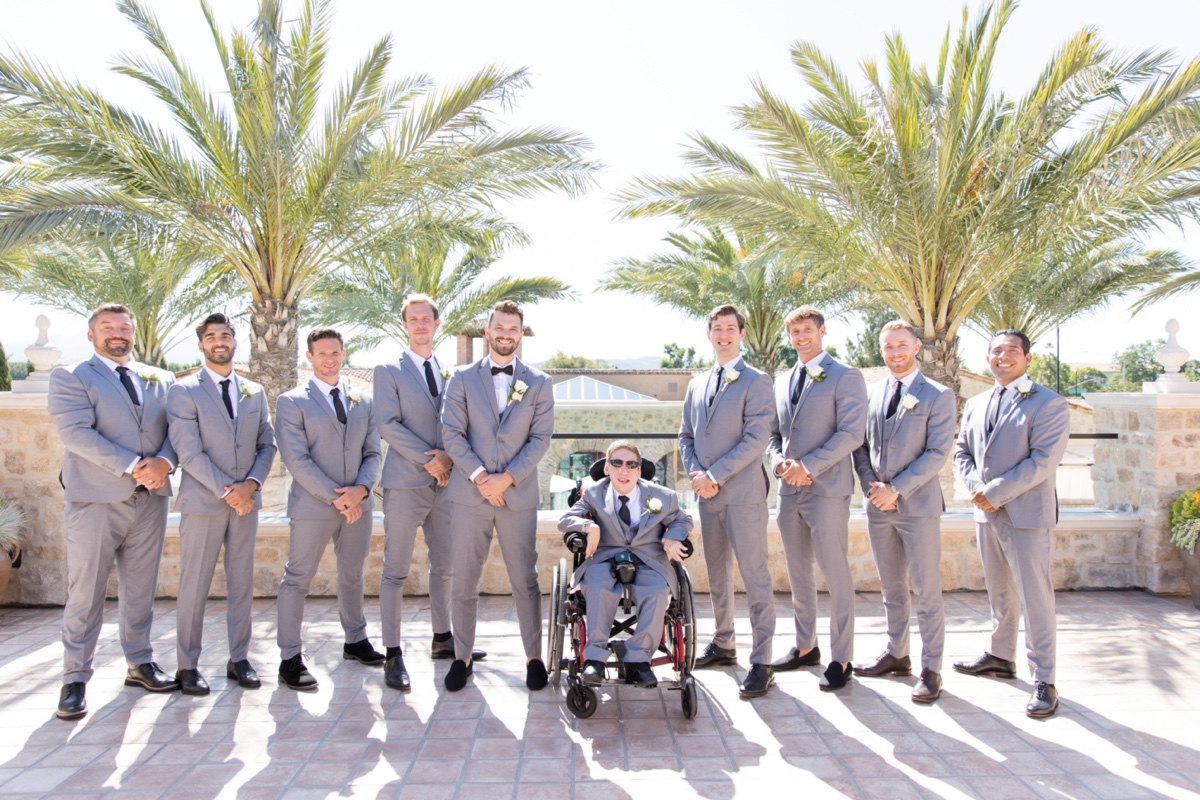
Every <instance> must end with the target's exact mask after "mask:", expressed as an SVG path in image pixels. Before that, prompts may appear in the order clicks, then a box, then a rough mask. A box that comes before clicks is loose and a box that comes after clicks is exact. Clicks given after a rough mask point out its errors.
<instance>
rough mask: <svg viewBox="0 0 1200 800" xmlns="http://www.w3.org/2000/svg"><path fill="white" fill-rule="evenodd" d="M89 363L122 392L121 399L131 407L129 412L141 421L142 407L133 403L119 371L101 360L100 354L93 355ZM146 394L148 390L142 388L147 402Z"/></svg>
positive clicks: (143, 396) (143, 397)
mask: <svg viewBox="0 0 1200 800" xmlns="http://www.w3.org/2000/svg"><path fill="white" fill-rule="evenodd" d="M130 363H131V364H132V363H133V362H130ZM88 364H89V365H90V366H91V368H92V369H93V370H95V371H96V373H97V374H99V376H100V378H101V380H105V381H107V382H108V383H109V384H111V385H112V387H113V388H115V389H116V390H117V391H118V392H120V393H121V399H122V400H124V401H125V407H126V408H128V409H129V413H130V414H133V416H134V418H135V419H137V420H138V421H139V422H141V419H142V414H141V409H139V408H138V407H137V406H135V405H134V404H133V401H132V400H130V399H129V392H127V391H125V385H124V384H123V383H121V379H120V378H119V377H118V376H117V373H116V372H114V371H113V370H111V369H109V367H108V364H105V363H104V362H103V361H101V360H100V356H92V357H91V359H90V360H89V361H88ZM131 369H132V368H131ZM145 395H146V392H145V390H144V389H143V390H142V402H143V403H144V402H146V400H145Z"/></svg>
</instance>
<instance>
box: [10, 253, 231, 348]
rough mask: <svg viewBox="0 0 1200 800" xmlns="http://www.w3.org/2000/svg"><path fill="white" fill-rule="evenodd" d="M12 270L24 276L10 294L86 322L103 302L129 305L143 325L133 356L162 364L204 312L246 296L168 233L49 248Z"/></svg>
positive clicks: (228, 275) (19, 260) (20, 259)
mask: <svg viewBox="0 0 1200 800" xmlns="http://www.w3.org/2000/svg"><path fill="white" fill-rule="evenodd" d="M13 264H14V266H15V267H16V268H17V272H18V275H19V277H17V278H16V279H15V280H13V281H12V282H10V283H9V284H8V285H7V286H6V287H5V288H7V289H8V291H11V292H13V293H14V294H17V295H23V296H25V297H30V298H33V299H35V300H37V301H38V302H41V303H44V304H45V305H48V306H51V307H54V308H59V309H62V310H63V311H67V312H70V313H72V314H78V315H80V316H83V317H87V316H88V315H89V314H90V313H91V311H92V309H94V308H95V307H96V306H98V305H100V304H101V303H121V304H122V305H124V306H127V307H128V308H129V310H130V311H132V312H133V316H134V318H135V319H136V320H137V337H136V340H135V342H134V346H133V352H134V357H135V358H136V359H137V360H138V361H141V362H143V363H146V364H154V365H157V366H162V365H164V364H166V353H167V351H168V350H170V349H171V348H172V347H174V346H175V345H176V344H178V343H179V341H180V339H181V338H183V337H185V336H187V335H188V334H189V333H190V331H191V327H192V325H193V324H194V323H195V321H196V320H197V319H198V318H202V317H203V316H204V314H205V311H204V310H205V309H210V308H213V307H214V306H221V305H223V304H225V303H229V302H231V301H233V300H234V299H235V298H238V297H240V296H243V295H244V294H245V290H246V288H245V285H244V284H243V283H242V282H241V281H240V280H238V279H237V276H236V275H234V274H232V273H229V272H225V273H221V272H219V271H217V270H216V269H215V268H214V267H215V263H214V259H212V258H211V257H206V256H203V255H201V254H199V253H197V252H195V251H194V250H190V249H188V248H187V247H184V246H181V244H180V242H179V239H178V236H176V235H172V234H169V233H167V232H159V233H158V234H157V235H154V236H142V237H136V238H131V239H130V240H127V241H122V242H114V241H111V240H98V241H96V242H92V243H84V242H56V243H46V244H43V245H41V246H37V247H31V248H28V249H27V251H26V252H25V254H24V255H23V256H20V257H17V258H15V259H13Z"/></svg>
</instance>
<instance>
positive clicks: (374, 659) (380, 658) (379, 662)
mask: <svg viewBox="0 0 1200 800" xmlns="http://www.w3.org/2000/svg"><path fill="white" fill-rule="evenodd" d="M342 658H344V659H347V660H352V661H357V662H359V663H360V664H366V665H367V666H368V667H382V666H383V662H384V661H386V660H387V656H385V655H384V654H383V653H381V652H379V651H378V650H376V649H375V648H374V647H372V646H371V640H370V639H363V640H362V641H359V642H355V643H354V644H344V645H342Z"/></svg>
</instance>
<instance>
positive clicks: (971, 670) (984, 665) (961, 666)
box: [954, 653, 1017, 678]
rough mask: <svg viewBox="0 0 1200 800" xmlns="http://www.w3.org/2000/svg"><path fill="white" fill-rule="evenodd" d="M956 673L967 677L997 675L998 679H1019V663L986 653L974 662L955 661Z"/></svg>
mask: <svg viewBox="0 0 1200 800" xmlns="http://www.w3.org/2000/svg"><path fill="white" fill-rule="evenodd" d="M954 671H955V672H962V673H964V674H966V675H989V674H990V675H995V676H996V677H997V678H1015V677H1017V662H1015V661H1005V660H1004V659H1003V658H996V657H995V656H994V655H992V654H991V653H984V654H983V655H981V656H980V657H979V658H977V659H975V660H974V661H955V662H954Z"/></svg>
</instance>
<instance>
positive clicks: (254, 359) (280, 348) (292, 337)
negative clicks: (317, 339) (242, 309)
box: [249, 298, 300, 419]
mask: <svg viewBox="0 0 1200 800" xmlns="http://www.w3.org/2000/svg"><path fill="white" fill-rule="evenodd" d="M299 323H300V309H299V308H297V307H296V306H289V305H287V304H286V303H284V302H283V301H281V300H276V299H273V298H264V299H262V300H260V301H255V302H253V303H251V305H250V358H249V362H250V377H251V379H253V380H255V381H258V382H259V383H261V384H262V386H263V391H264V392H266V394H267V404H268V406H269V407H270V409H271V417H272V419H274V417H275V399H276V398H277V397H279V395H281V394H283V393H284V392H287V391H290V390H291V389H293V388H295V386H296V379H297V370H296V359H297V357H298V356H299V342H298V340H297V335H298V332H299V327H300V325H299Z"/></svg>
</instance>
